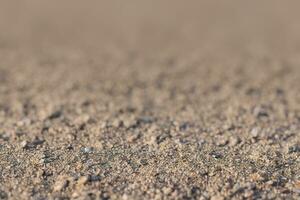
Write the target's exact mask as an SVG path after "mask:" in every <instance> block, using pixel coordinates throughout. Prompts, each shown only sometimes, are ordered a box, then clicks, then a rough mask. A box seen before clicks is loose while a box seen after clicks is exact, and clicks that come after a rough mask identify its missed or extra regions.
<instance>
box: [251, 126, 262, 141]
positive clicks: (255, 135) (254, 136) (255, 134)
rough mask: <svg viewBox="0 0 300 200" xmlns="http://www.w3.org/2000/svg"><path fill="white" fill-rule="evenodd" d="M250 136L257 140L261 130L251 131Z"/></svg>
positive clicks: (256, 128)
mask: <svg viewBox="0 0 300 200" xmlns="http://www.w3.org/2000/svg"><path fill="white" fill-rule="evenodd" d="M250 134H251V136H252V137H253V138H257V137H258V136H259V134H260V128H258V127H255V128H253V129H251V131H250Z"/></svg>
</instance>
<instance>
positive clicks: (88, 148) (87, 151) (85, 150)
mask: <svg viewBox="0 0 300 200" xmlns="http://www.w3.org/2000/svg"><path fill="white" fill-rule="evenodd" d="M82 151H83V152H84V153H92V152H93V147H84V148H83V149H82Z"/></svg>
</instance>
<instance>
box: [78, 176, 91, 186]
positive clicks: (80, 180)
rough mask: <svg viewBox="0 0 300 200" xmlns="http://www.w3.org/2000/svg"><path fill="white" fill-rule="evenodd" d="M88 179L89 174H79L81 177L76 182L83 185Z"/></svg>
mask: <svg viewBox="0 0 300 200" xmlns="http://www.w3.org/2000/svg"><path fill="white" fill-rule="evenodd" d="M88 181H89V176H81V177H80V178H79V179H78V181H77V183H78V185H84V184H86V183H87V182H88Z"/></svg>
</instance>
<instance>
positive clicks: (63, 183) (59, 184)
mask: <svg viewBox="0 0 300 200" xmlns="http://www.w3.org/2000/svg"><path fill="white" fill-rule="evenodd" d="M69 183H70V181H69V180H68V178H67V177H66V176H61V177H59V178H58V179H57V181H56V182H55V184H54V186H53V191H54V192H60V191H62V190H64V189H65V188H66V187H68V185H69Z"/></svg>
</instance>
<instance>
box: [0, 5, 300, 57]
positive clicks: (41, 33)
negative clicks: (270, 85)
mask: <svg viewBox="0 0 300 200" xmlns="http://www.w3.org/2000/svg"><path fill="white" fill-rule="evenodd" d="M299 6H300V2H299V1H296V0H295V1H293V0H291V1H285V2H283V1H279V0H272V1H270V0H266V1H261V0H254V1H233V0H230V1H216V0H206V1H203V0H200V1H194V0H188V1H178V0H175V1H174V0H172V1H171V0H152V1H146V0H129V1H121V0H115V1H108V0H107V1H106V0H100V1H96V0H87V1H70V0H53V1H46V0H24V1H15V0H11V1H1V3H0V30H1V31H0V45H2V46H5V45H6V46H23V47H25V46H27V47H28V46H31V47H32V46H36V45H37V46H41V45H57V44H59V45H61V46H62V45H66V46H73V47H78V48H81V47H89V48H91V47H95V48H100V49H101V48H103V46H114V47H117V48H127V49H128V48H132V49H140V50H142V51H147V52H155V51H157V50H163V49H164V48H166V49H172V50H173V51H186V50H192V49H195V48H197V49H203V50H204V49H205V51H206V52H210V53H215V52H216V51H217V52H218V51H220V52H222V53H224V52H226V50H231V51H235V50H236V51H237V52H239V53H240V52H241V51H256V52H259V51H260V52H263V51H269V50H270V49H271V50H272V52H273V53H277V54H282V53H284V54H286V53H292V52H293V53H296V52H299V50H300V49H299V48H300V36H299V33H300V23H299V15H300V14H299ZM241 47H242V48H241ZM253 49H255V50H253Z"/></svg>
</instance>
